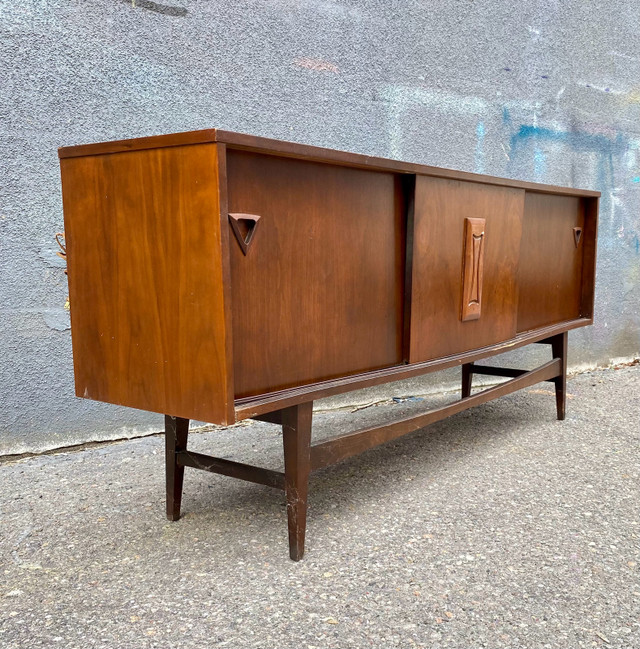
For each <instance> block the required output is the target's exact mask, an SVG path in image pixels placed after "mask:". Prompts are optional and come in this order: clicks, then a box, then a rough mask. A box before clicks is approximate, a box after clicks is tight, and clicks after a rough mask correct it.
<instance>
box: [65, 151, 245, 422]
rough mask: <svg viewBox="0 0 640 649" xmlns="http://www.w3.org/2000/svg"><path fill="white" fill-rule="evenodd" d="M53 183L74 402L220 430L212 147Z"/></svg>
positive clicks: (223, 383) (77, 173)
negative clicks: (59, 201) (57, 194)
mask: <svg viewBox="0 0 640 649" xmlns="http://www.w3.org/2000/svg"><path fill="white" fill-rule="evenodd" d="M61 171H62V189H63V201H64V212H65V233H66V239H67V253H68V271H69V293H70V302H71V334H72V341H73V356H74V369H75V379H76V394H77V395H78V396H80V397H85V398H89V399H95V400H98V401H106V402H109V403H115V404H120V405H125V406H130V407H133V408H140V409H143V410H150V411H154V412H160V413H166V414H170V415H175V416H182V417H188V418H190V419H199V420H204V421H210V422H215V423H226V422H227V420H228V418H229V417H228V413H229V407H228V406H229V390H228V376H227V352H226V347H227V341H226V331H225V326H224V295H223V282H222V263H221V241H220V234H221V233H220V216H219V207H218V202H219V199H218V182H217V156H216V148H215V145H214V144H203V145H194V146H184V147H172V148H167V149H153V150H145V151H132V152H126V153H116V154H111V155H98V156H88V157H84V158H69V159H63V160H62V161H61ZM231 403H233V402H232V400H231Z"/></svg>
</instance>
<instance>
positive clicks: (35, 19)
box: [0, 0, 640, 454]
mask: <svg viewBox="0 0 640 649" xmlns="http://www.w3.org/2000/svg"><path fill="white" fill-rule="evenodd" d="M165 2H167V3H168V2H171V3H174V2H175V3H178V4H175V5H174V4H161V3H156V2H151V1H150V0H133V1H132V0H91V1H88V0H85V1H83V0H21V1H20V2H18V1H17V0H0V30H1V33H2V38H1V39H0V116H1V119H0V147H1V151H0V317H1V325H0V354H1V355H0V359H1V360H0V389H1V395H2V396H1V399H0V403H1V406H2V419H1V420H0V454H1V453H3V452H4V453H9V452H22V451H27V450H36V449H38V448H47V447H52V446H56V445H64V444H70V443H74V442H78V441H85V440H89V439H98V438H107V437H118V436H124V435H130V434H136V433H140V432H145V431H148V430H154V429H155V430H158V429H159V428H160V426H161V419H160V418H159V417H158V416H157V415H154V416H151V415H148V414H145V413H141V412H138V411H134V410H124V409H119V408H115V407H111V406H107V405H104V404H94V403H90V402H85V401H81V400H78V399H75V398H74V397H73V388H72V381H73V376H72V366H71V343H70V331H69V321H68V314H67V313H66V312H65V311H64V307H63V305H64V302H65V298H66V296H67V288H66V279H65V276H64V274H63V272H62V268H61V262H60V260H58V258H57V257H56V256H55V244H54V243H53V235H54V233H55V232H56V231H58V230H61V229H62V227H63V225H62V223H63V222H62V205H61V198H60V182H59V172H58V161H57V154H56V149H57V147H58V146H61V145H69V144H77V143H85V142H92V141H100V140H108V139H116V138H125V137H138V136H143V135H151V134H156V133H165V132H172V131H181V130H189V129H198V128H210V127H221V128H225V129H230V130H238V131H244V132H249V133H254V134H257V135H264V136H268V137H275V138H283V139H289V140H294V141H298V142H304V143H308V144H315V145H321V146H327V147H333V148H339V149H347V150H351V151H356V152H360V153H366V154H372V155H377V156H387V157H394V158H401V159H404V160H410V161H415V162H420V163H426V164H431V165H438V166H444V167H453V168H456V169H462V170H468V171H477V172H481V173H488V174H492V175H499V176H507V177H512V178H518V179H524V180H532V181H540V182H546V183H554V184H559V185H572V186H578V187H583V188H590V189H598V190H600V191H601V192H602V204H601V221H600V239H599V259H598V288H597V307H596V308H597V322H596V325H595V326H594V327H592V328H590V329H586V330H580V331H578V332H574V333H572V334H571V338H570V340H571V346H572V357H571V362H572V364H573V365H574V366H577V365H595V364H606V363H608V362H609V361H610V360H611V359H612V358H615V357H629V356H633V355H634V354H637V353H638V351H639V350H640V315H639V313H638V307H637V305H638V302H639V300H640V281H639V274H640V254H639V253H640V239H639V236H640V217H639V214H640V160H639V155H640V153H639V146H640V134H639V130H640V79H639V78H638V70H639V69H640V54H639V52H640V36H639V34H640V14H639V12H638V11H637V4H636V3H635V2H633V1H631V0H627V1H626V2H625V1H622V0H609V1H608V2H604V1H602V2H596V1H593V0H590V1H589V2H585V1H584V0H571V1H567V2H559V1H549V0H544V1H542V0H541V1H538V2H528V3H519V4H515V5H514V4H513V3H512V2H507V1H506V0H493V1H486V2H485V1H482V0H475V1H473V0H442V1H436V2H426V1H422V2H420V1H418V0H413V1H407V2H401V1H400V0H377V1H371V0H342V1H340V0H333V1H332V0H308V1H306V2H305V1H302V0H298V1H296V0H262V1H258V0H254V1H253V2H251V1H248V0H245V1H235V0H227V1H225V2H220V1H214V0H165ZM421 385H422V386H425V385H435V384H434V383H431V384H428V383H427V384H421ZM420 387H421V386H416V384H412V385H410V386H409V387H408V388H406V389H410V390H414V389H415V390H417V389H420ZM402 389H403V388H402V387H399V388H398V390H402Z"/></svg>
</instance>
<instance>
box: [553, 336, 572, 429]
mask: <svg viewBox="0 0 640 649" xmlns="http://www.w3.org/2000/svg"><path fill="white" fill-rule="evenodd" d="M568 349H569V334H568V333H567V332H566V331H565V332H564V333H561V334H558V335H557V336H554V337H553V339H552V342H551V350H552V352H553V357H554V358H559V359H560V362H561V363H562V373H561V374H560V375H559V376H557V377H556V378H555V384H556V409H557V411H558V419H560V420H563V419H564V417H565V411H566V405H567V352H568Z"/></svg>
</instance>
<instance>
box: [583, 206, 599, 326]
mask: <svg viewBox="0 0 640 649" xmlns="http://www.w3.org/2000/svg"><path fill="white" fill-rule="evenodd" d="M582 202H583V204H584V227H583V229H582V243H581V245H582V286H581V298H580V313H581V314H582V316H583V317H585V318H593V305H594V301H595V287H596V242H597V240H598V199H597V198H583V199H582Z"/></svg>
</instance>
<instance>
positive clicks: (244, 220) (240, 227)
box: [229, 214, 260, 255]
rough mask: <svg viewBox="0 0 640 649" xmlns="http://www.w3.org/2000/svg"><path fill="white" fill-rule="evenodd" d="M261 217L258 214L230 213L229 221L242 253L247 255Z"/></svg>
mask: <svg viewBox="0 0 640 649" xmlns="http://www.w3.org/2000/svg"><path fill="white" fill-rule="evenodd" d="M259 221H260V217H259V216H257V215H256V214H229V223H230V224H231V229H232V230H233V234H235V236H236V240H237V241H238V244H239V245H240V249H241V250H242V254H243V255H246V254H247V252H248V251H249V246H250V245H251V242H252V241H253V237H254V235H255V233H256V230H257V228H258V222H259Z"/></svg>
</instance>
